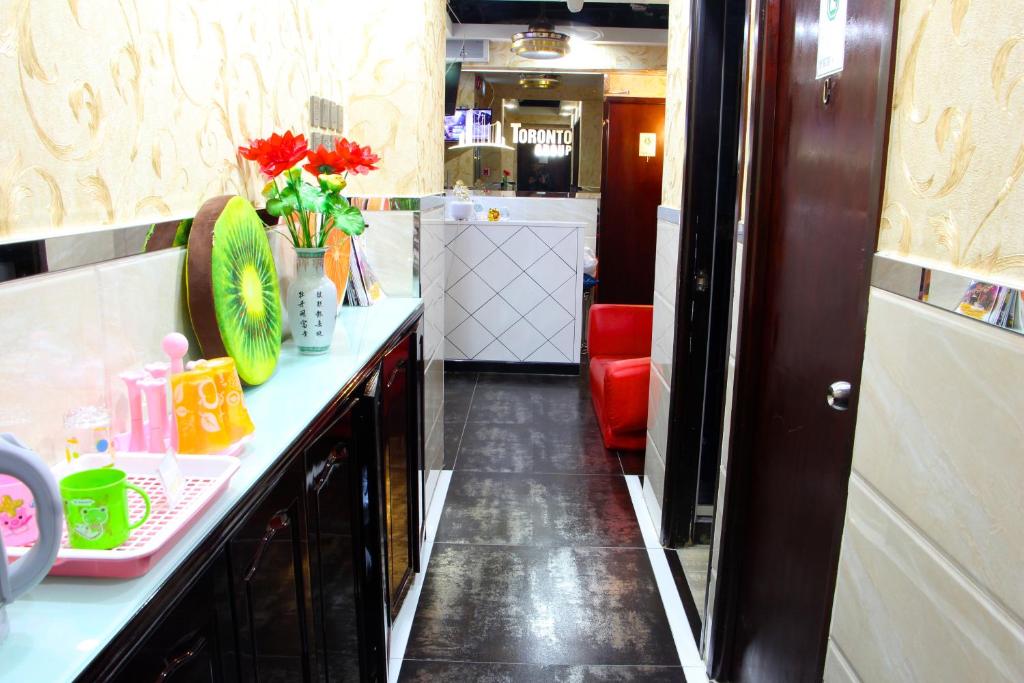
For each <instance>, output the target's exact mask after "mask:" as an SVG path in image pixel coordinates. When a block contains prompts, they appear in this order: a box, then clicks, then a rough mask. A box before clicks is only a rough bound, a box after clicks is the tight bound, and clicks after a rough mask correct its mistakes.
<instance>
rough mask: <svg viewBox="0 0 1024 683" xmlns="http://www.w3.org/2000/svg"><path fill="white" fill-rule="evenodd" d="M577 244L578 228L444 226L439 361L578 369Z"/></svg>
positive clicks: (579, 248) (579, 257) (510, 224)
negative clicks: (442, 340)
mask: <svg viewBox="0 0 1024 683" xmlns="http://www.w3.org/2000/svg"><path fill="white" fill-rule="evenodd" d="M538 201H546V200H538ZM582 242H583V228H582V226H581V225H579V224H577V227H571V226H563V225H551V224H545V223H544V222H543V221H537V222H536V223H534V222H520V221H513V222H508V223H506V222H501V223H488V222H487V221H482V222H479V221H477V222H474V221H465V222H462V221H449V222H448V223H446V224H445V252H446V255H445V259H446V275H445V278H446V284H445V340H446V341H445V345H446V349H445V358H447V359H448V360H474V361H497V362H523V361H527V362H535V363H579V361H580V339H581V333H582V329H583V325H582V313H581V308H582V301H583V262H582V257H583V244H582Z"/></svg>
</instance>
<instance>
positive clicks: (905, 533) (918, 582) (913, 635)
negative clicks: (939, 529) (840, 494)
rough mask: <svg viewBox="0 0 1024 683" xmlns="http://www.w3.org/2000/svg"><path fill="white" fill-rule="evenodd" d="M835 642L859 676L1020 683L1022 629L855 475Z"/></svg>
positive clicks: (834, 619)
mask: <svg viewBox="0 0 1024 683" xmlns="http://www.w3.org/2000/svg"><path fill="white" fill-rule="evenodd" d="M831 637H832V639H833V640H834V641H835V643H836V645H837V646H838V647H839V648H840V649H841V651H842V652H843V653H844V654H845V655H846V658H847V660H848V661H849V663H850V666H851V668H852V669H853V670H854V671H855V672H856V675H857V677H858V678H859V679H860V680H862V681H893V682H894V683H895V682H900V681H907V682H908V683H909V682H914V681H1020V680H1024V627H1022V625H1021V621H1020V619H1019V618H1016V617H1014V616H1013V615H1011V614H1009V613H1007V612H1006V611H1005V610H1004V609H1003V608H1002V607H1000V606H999V605H998V604H997V603H996V602H994V601H992V600H991V599H990V598H989V597H988V596H987V595H986V594H985V593H984V592H983V591H982V590H979V588H978V587H977V585H976V584H975V583H974V582H973V581H971V580H970V579H969V578H968V577H966V576H964V575H963V574H962V573H961V572H960V570H959V569H958V568H957V567H955V566H954V565H953V564H952V563H950V562H949V561H948V560H947V559H946V558H945V557H944V556H943V555H942V554H941V553H940V552H939V551H937V550H936V549H935V548H934V546H932V545H931V544H930V543H929V542H928V541H927V540H926V539H925V538H924V537H923V536H922V535H921V534H920V533H919V532H918V531H917V530H916V529H914V528H913V527H912V526H911V525H910V524H908V523H907V522H906V521H904V520H903V519H901V518H900V516H899V514H898V513H897V512H895V511H894V510H892V509H891V508H890V507H889V505H888V503H886V502H885V501H884V500H883V499H882V498H880V497H879V496H877V495H876V494H875V493H874V492H872V491H871V490H870V488H869V485H868V484H866V483H865V482H864V480H863V479H862V478H861V477H860V476H859V475H857V474H854V475H853V477H852V478H851V480H850V494H849V500H848V502H847V514H846V528H845V532H844V535H843V548H842V553H841V559H840V564H839V575H838V578H837V585H836V594H835V604H834V607H833V613H832V633H831Z"/></svg>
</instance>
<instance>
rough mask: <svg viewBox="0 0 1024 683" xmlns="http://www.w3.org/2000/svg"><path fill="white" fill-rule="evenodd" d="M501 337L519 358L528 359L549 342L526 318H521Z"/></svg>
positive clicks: (502, 341)
mask: <svg viewBox="0 0 1024 683" xmlns="http://www.w3.org/2000/svg"><path fill="white" fill-rule="evenodd" d="M499 339H500V340H501V343H502V344H504V345H505V346H506V347H507V348H508V349H509V350H510V351H512V353H514V354H516V357H518V358H519V360H526V359H527V358H529V357H530V356H532V355H533V353H534V351H536V350H537V349H539V348H540V347H541V346H543V345H544V344H546V343H547V339H545V338H544V335H543V334H541V333H540V332H538V331H537V328H535V327H534V326H533V325H531V324H530V323H529V322H527V320H526V318H520V319H519V322H517V323H516V324H515V325H513V326H512V327H510V328H508V329H507V330H505V333H504V334H502V335H501V337H499Z"/></svg>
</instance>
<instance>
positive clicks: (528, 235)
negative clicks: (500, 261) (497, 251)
mask: <svg viewBox="0 0 1024 683" xmlns="http://www.w3.org/2000/svg"><path fill="white" fill-rule="evenodd" d="M548 249H549V248H548V246H547V245H546V244H544V242H543V240H541V238H539V237H537V235H535V234H534V233H533V231H532V230H530V229H529V228H522V229H521V230H520V231H519V232H517V233H516V234H515V236H514V237H512V238H510V239H509V240H508V241H507V242H505V243H504V244H502V245H501V250H502V251H503V252H505V255H506V256H508V257H509V258H510V259H512V260H513V261H515V262H516V263H518V264H519V265H520V266H529V265H531V264H533V263H534V262H536V260H537V259H539V258H540V257H541V256H543V255H544V254H546V253H547V252H548Z"/></svg>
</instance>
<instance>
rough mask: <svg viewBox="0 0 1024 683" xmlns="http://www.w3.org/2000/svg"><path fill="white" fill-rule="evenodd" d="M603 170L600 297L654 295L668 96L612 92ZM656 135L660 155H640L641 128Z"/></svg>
mask: <svg viewBox="0 0 1024 683" xmlns="http://www.w3.org/2000/svg"><path fill="white" fill-rule="evenodd" d="M604 120H605V124H604V125H605V129H604V170H603V175H602V177H601V215H600V217H599V221H600V231H599V233H598V242H597V251H598V279H599V280H600V281H601V283H600V285H599V286H598V288H597V295H596V296H597V298H596V300H597V301H598V302H600V303H611V304H650V303H651V302H652V301H654V250H655V246H656V243H657V230H658V205H659V204H660V203H661V170H662V169H661V166H662V163H663V161H664V145H665V101H664V100H649V99H621V98H618V99H617V98H609V99H607V100H605V105H604ZM641 133H654V134H655V135H657V136H658V137H657V155H656V156H653V157H641V156H640V134H641Z"/></svg>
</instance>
